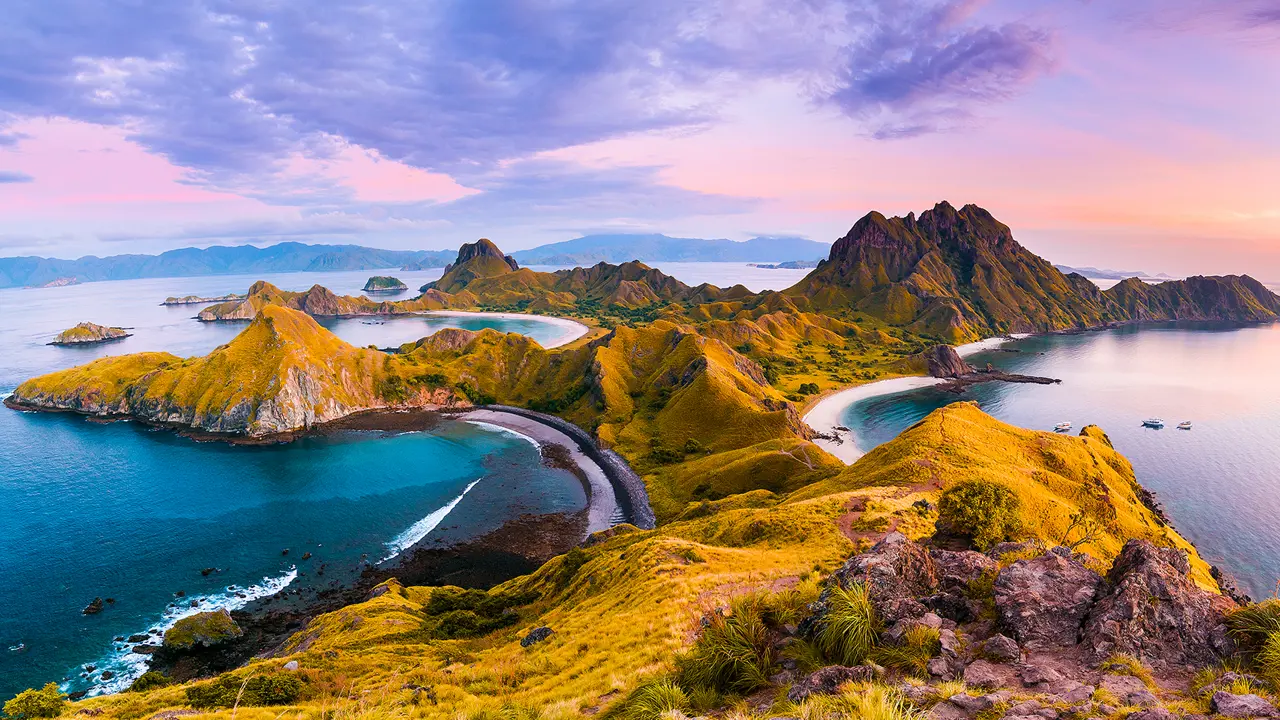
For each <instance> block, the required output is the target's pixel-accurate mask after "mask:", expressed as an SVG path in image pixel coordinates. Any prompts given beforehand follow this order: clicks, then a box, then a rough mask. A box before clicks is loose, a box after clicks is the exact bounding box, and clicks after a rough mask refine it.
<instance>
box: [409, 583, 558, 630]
mask: <svg viewBox="0 0 1280 720" xmlns="http://www.w3.org/2000/svg"><path fill="white" fill-rule="evenodd" d="M536 599H537V595H536V594H535V593H488V592H485V591H483V590H465V589H463V588H458V587H442V588H437V589H436V590H434V591H433V592H432V593H431V597H430V598H428V599H427V602H426V603H425V604H424V605H423V606H422V609H423V611H424V612H426V613H427V615H429V616H430V617H428V618H427V620H426V622H425V630H426V631H427V634H428V635H430V636H431V637H434V638H438V639H442V640H449V639H456V638H469V637H479V636H481V635H486V634H488V633H490V632H493V631H494V630H498V629H500V628H504V627H508V626H511V625H514V624H515V623H516V622H518V621H519V620H520V616H519V615H517V614H516V613H512V612H507V610H509V609H511V608H513V607H518V606H520V605H528V604H529V603H531V602H533V601H534V600H536Z"/></svg>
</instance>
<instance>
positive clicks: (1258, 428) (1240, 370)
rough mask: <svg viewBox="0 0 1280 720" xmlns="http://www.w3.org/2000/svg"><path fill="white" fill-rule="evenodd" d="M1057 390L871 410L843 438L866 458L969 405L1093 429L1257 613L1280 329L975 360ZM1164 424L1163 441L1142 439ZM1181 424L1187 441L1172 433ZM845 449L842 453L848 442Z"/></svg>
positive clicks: (1133, 336) (908, 395)
mask: <svg viewBox="0 0 1280 720" xmlns="http://www.w3.org/2000/svg"><path fill="white" fill-rule="evenodd" d="M966 359H967V360H968V362H970V363H971V364H975V365H979V364H985V363H987V362H990V363H992V364H994V365H996V366H998V367H1000V368H1002V369H1005V370H1008V371H1010V372H1015V373H1023V374H1028V375H1043V376H1048V377H1054V378H1061V379H1062V384H1061V385H1012V384H1005V383H989V384H985V385H978V386H975V387H972V388H970V389H969V390H968V391H967V392H965V393H964V394H963V395H955V394H951V393H947V392H942V391H939V390H937V389H934V388H928V387H926V388H922V389H914V390H910V391H907V392H901V393H894V394H890V395H881V396H876V397H868V398H865V399H862V400H859V401H857V402H855V403H853V404H852V405H850V406H848V407H846V408H845V409H844V410H843V412H841V414H840V415H839V419H840V422H841V424H843V425H844V426H846V427H848V428H849V429H850V430H851V431H852V435H853V439H854V442H856V444H857V445H858V447H859V449H860V450H862V451H867V450H870V449H872V448H874V447H876V446H878V445H880V444H882V443H884V442H887V441H888V440H891V439H893V438H894V437H896V436H897V435H898V434H899V433H901V432H902V431H903V430H905V429H906V428H908V427H910V426H911V425H913V424H915V423H916V422H918V421H919V420H920V419H922V418H923V417H924V416H925V415H927V414H929V413H930V412H932V411H933V410H935V409H937V408H939V407H943V406H945V405H947V404H950V403H953V402H957V401H961V400H973V401H976V402H978V403H979V405H980V406H981V407H982V409H983V410H984V411H986V412H987V413H990V414H991V415H993V416H995V417H997V418H999V419H1001V420H1003V421H1005V422H1008V423H1011V424H1013V425H1018V426H1020V427H1025V428H1031V429H1036V430H1052V429H1053V427H1054V426H1055V425H1057V424H1058V423H1059V422H1071V423H1072V425H1073V429H1072V431H1071V432H1073V433H1075V432H1079V430H1080V428H1082V427H1084V426H1085V425H1088V424H1096V425H1099V426H1100V427H1102V429H1103V430H1105V431H1106V432H1107V434H1108V436H1109V437H1110V438H1111V441H1112V443H1113V444H1114V445H1115V447H1116V449H1117V450H1119V451H1120V452H1121V453H1122V454H1124V455H1125V456H1126V457H1127V458H1129V460H1130V461H1131V462H1132V463H1133V466H1134V470H1135V471H1136V473H1137V477H1138V481H1139V482H1141V483H1142V484H1143V485H1144V486H1146V487H1147V488H1149V489H1151V490H1153V491H1155V492H1156V494H1157V495H1158V496H1159V498H1160V500H1161V501H1162V502H1163V503H1164V505H1165V508H1166V510H1167V511H1168V514H1169V516H1170V518H1171V519H1172V521H1173V523H1174V525H1175V526H1176V527H1177V528H1178V530H1179V531H1180V532H1181V533H1182V534H1183V535H1184V536H1186V537H1187V538H1188V539H1189V540H1191V541H1192V542H1194V543H1195V544H1196V546H1197V547H1198V548H1199V549H1200V552H1201V553H1202V554H1203V555H1204V556H1205V558H1206V559H1207V560H1209V561H1210V562H1212V563H1214V564H1217V565H1220V566H1221V567H1222V568H1223V569H1224V570H1226V571H1228V573H1229V574H1231V575H1232V576H1234V577H1235V579H1236V580H1237V581H1238V582H1239V584H1240V585H1241V587H1242V589H1244V590H1245V591H1246V592H1248V593H1249V594H1250V595H1252V596H1253V597H1254V598H1255V599H1261V598H1265V597H1269V596H1271V595H1272V594H1273V593H1274V592H1275V588H1276V581H1277V579H1278V578H1280V376H1277V373H1276V372H1275V369H1276V368H1277V367H1280V325H1266V326H1249V327H1239V326H1231V325H1213V324H1203V323H1197V324H1171V325H1159V326H1145V327H1126V328H1121V329H1115V330H1105V331H1100V332H1087V333H1081V334H1076V335H1050V336H1038V337H1031V338H1025V339H1022V340H1018V341H1014V342H1010V343H1007V344H1004V345H1003V346H1001V348H1000V349H999V350H994V351H991V350H988V351H985V352H979V353H975V354H973V355H970V356H969V357H968V358H966ZM1152 416H1158V417H1161V418H1163V419H1164V421H1165V422H1166V426H1165V427H1164V429H1160V430H1155V429H1151V428H1146V427H1143V425H1142V421H1143V420H1144V419H1145V418H1149V417H1152ZM1183 420H1190V421H1192V423H1193V424H1194V427H1193V429H1192V430H1190V431H1183V430H1178V429H1176V428H1175V425H1176V424H1177V423H1179V422H1181V421H1183ZM846 441H847V440H846Z"/></svg>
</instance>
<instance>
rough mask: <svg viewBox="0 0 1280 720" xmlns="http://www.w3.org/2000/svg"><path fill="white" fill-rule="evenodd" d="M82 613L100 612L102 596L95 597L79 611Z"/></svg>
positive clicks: (95, 613) (94, 613)
mask: <svg viewBox="0 0 1280 720" xmlns="http://www.w3.org/2000/svg"><path fill="white" fill-rule="evenodd" d="M80 612H81V613H82V614H84V615H97V614H98V613H100V612H102V598H100V597H96V598H94V599H93V601H92V602H90V603H89V604H88V605H86V606H85V608H84V610H81V611H80Z"/></svg>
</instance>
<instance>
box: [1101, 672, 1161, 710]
mask: <svg viewBox="0 0 1280 720" xmlns="http://www.w3.org/2000/svg"><path fill="white" fill-rule="evenodd" d="M1099 686H1100V687H1101V688H1102V689H1103V690H1106V691H1107V692H1109V693H1111V694H1112V695H1115V696H1116V697H1117V698H1118V699H1119V700H1120V702H1121V704H1123V705H1133V706H1135V707H1151V706H1152V705H1159V704H1160V700H1159V699H1158V698H1157V697H1156V696H1155V695H1154V694H1153V693H1152V692H1151V690H1149V689H1148V688H1147V684H1146V683H1144V682H1142V680H1141V679H1139V678H1136V677H1133V676H1131V675H1103V676H1102V682H1100V683H1099Z"/></svg>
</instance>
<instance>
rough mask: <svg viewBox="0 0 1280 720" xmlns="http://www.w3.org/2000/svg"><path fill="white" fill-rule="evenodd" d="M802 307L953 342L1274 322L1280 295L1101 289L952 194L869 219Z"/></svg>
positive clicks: (1249, 283) (1234, 284)
mask: <svg viewBox="0 0 1280 720" xmlns="http://www.w3.org/2000/svg"><path fill="white" fill-rule="evenodd" d="M783 294H784V295H786V296H787V297H788V298H789V299H790V300H791V301H792V302H794V303H795V304H796V306H797V307H799V308H801V309H810V308H811V309H814V310H816V311H819V312H860V313H866V314H869V315H872V316H875V317H878V318H880V319H883V320H885V321H886V322H889V323H890V324H893V325H898V326H901V327H904V328H906V329H907V330H909V331H911V332H915V333H918V334H922V335H930V336H936V337H941V338H943V339H945V340H947V341H949V342H960V341H964V340H971V339H977V338H980V337H989V336H992V335H997V334H1002V333H1017V332H1053V331H1061V330H1070V329H1086V328H1094V327H1100V326H1104V325H1107V324H1110V323H1121V322H1141V321H1164V320H1184V319H1185V320H1236V321H1247V322H1254V321H1272V320H1276V319H1277V318H1280V297H1277V296H1276V295H1275V294H1273V293H1271V292H1270V291H1269V290H1267V289H1266V288H1265V287H1264V286H1263V285H1262V284H1261V283H1259V282H1258V281H1256V280H1254V279H1252V278H1249V277H1248V276H1242V277H1235V276H1228V277H1225V278H1189V279H1187V280H1174V281H1169V282H1165V283H1161V284H1159V285H1155V286H1151V285H1146V284H1144V283H1142V281H1140V280H1137V279H1130V280H1126V281H1124V282H1122V283H1120V284H1118V285H1117V286H1115V287H1114V288H1111V289H1110V290H1107V291H1101V290H1099V289H1098V288H1097V286H1095V285H1094V284H1093V283H1092V282H1090V281H1089V280H1088V279H1087V278H1085V277H1084V276H1082V275H1078V274H1074V273H1073V274H1071V275H1064V274H1062V272H1060V271H1059V270H1058V269H1057V268H1055V267H1054V266H1053V265H1052V264H1050V263H1049V262H1048V261H1046V260H1044V259H1043V258H1041V257H1039V256H1038V255H1036V254H1035V253H1032V252H1031V251H1029V250H1027V249H1026V248H1025V247H1023V246H1022V245H1021V244H1019V243H1018V242H1017V241H1016V240H1015V239H1014V237H1013V233H1012V231H1011V230H1010V229H1009V227H1008V226H1007V225H1004V224H1003V223H1001V222H999V221H998V220H996V219H995V217H993V216H992V215H991V213H989V212H987V211H986V210H984V209H982V208H980V207H978V206H976V205H966V206H964V207H963V208H961V209H959V210H957V209H955V208H954V207H953V206H951V205H950V204H949V203H946V202H942V203H939V204H938V205H936V206H935V207H934V208H933V209H931V210H927V211H925V212H924V213H921V215H920V216H919V218H917V217H916V216H915V214H914V213H910V214H908V215H907V216H906V217H894V218H886V217H885V216H884V215H881V214H880V213H876V212H872V213H869V214H867V215H866V216H864V217H863V218H862V219H860V220H859V221H858V222H857V223H856V224H855V225H854V226H853V228H852V229H851V230H850V231H849V233H848V234H847V235H845V237H843V238H841V239H840V240H839V241H837V242H836V244H835V245H833V246H832V248H831V254H830V256H829V257H828V258H827V260H825V261H823V262H822V263H821V264H820V265H819V266H818V268H817V269H816V270H814V272H812V273H810V274H809V275H808V276H806V277H805V278H804V279H803V280H801V281H800V282H799V283H797V284H796V285H795V286H793V287H791V288H789V289H787V290H786V291H784V293H783Z"/></svg>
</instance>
